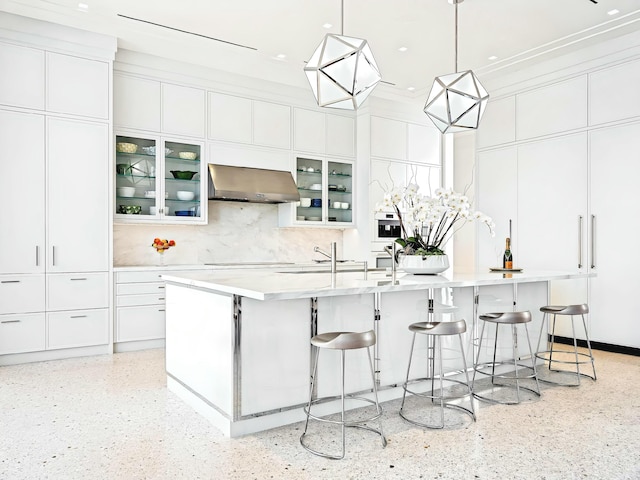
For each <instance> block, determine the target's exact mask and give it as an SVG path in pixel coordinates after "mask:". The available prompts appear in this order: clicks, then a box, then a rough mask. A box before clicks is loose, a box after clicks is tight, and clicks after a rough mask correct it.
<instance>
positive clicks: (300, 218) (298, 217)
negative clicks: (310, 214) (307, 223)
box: [296, 215, 304, 222]
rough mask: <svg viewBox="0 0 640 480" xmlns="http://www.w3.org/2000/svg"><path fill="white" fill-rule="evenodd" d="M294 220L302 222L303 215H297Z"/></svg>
mask: <svg viewBox="0 0 640 480" xmlns="http://www.w3.org/2000/svg"><path fill="white" fill-rule="evenodd" d="M296 220H298V221H299V222H302V221H303V220H304V215H298V216H297V217H296Z"/></svg>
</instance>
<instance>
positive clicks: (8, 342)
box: [0, 313, 45, 355]
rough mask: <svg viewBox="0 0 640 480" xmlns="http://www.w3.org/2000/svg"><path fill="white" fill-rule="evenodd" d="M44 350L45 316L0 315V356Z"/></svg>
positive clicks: (37, 314) (40, 314)
mask: <svg viewBox="0 0 640 480" xmlns="http://www.w3.org/2000/svg"><path fill="white" fill-rule="evenodd" d="M44 349H45V315H44V313H30V314H24V315H0V355H4V354H7V353H26V352H38V351H41V350H44Z"/></svg>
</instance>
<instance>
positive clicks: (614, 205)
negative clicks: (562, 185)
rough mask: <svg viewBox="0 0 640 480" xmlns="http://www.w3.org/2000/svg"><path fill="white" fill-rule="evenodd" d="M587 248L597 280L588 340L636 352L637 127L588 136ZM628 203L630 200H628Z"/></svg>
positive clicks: (639, 258) (639, 344) (639, 335)
mask: <svg viewBox="0 0 640 480" xmlns="http://www.w3.org/2000/svg"><path fill="white" fill-rule="evenodd" d="M590 147H591V152H590V153H591V181H590V192H591V214H592V215H593V217H589V220H588V223H586V224H585V228H586V227H587V225H588V229H589V236H590V237H591V236H593V238H591V240H592V241H593V244H592V249H590V250H591V251H590V252H589V254H588V256H587V257H586V258H585V262H587V266H588V268H589V269H590V270H591V271H595V272H596V273H597V277H595V278H593V279H590V281H589V282H590V290H589V307H590V309H591V314H590V315H591V318H592V322H591V327H592V330H591V337H592V339H594V340H596V341H600V342H605V343H612V344H615V345H624V346H628V347H635V348H640V329H638V321H637V312H638V311H639V309H640V300H639V298H638V288H637V286H638V279H637V267H638V266H639V265H640V250H639V249H638V248H636V247H635V246H634V243H635V239H636V238H637V236H638V234H639V232H640V220H639V219H638V215H637V214H635V213H634V212H637V207H636V206H635V203H634V199H633V194H631V193H630V192H635V191H636V190H637V183H638V178H640V163H639V162H638V154H637V152H638V151H640V123H634V124H631V125H623V126H619V127H613V128H606V129H602V130H595V131H593V132H591V138H590ZM629 200H630V201H629Z"/></svg>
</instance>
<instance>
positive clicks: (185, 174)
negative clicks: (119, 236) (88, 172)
mask: <svg viewBox="0 0 640 480" xmlns="http://www.w3.org/2000/svg"><path fill="white" fill-rule="evenodd" d="M115 151H116V161H115V179H116V180H115V188H116V192H115V217H116V220H117V221H121V222H136V223H142V222H157V223H190V224H194V223H195V224H202V223H206V220H207V219H206V206H207V196H206V188H207V181H206V176H205V175H206V169H205V167H206V164H205V163H203V162H202V161H201V158H202V154H203V144H201V143H197V142H192V141H182V140H176V139H169V138H164V137H152V136H149V137H143V136H131V135H126V134H122V135H116V148H115Z"/></svg>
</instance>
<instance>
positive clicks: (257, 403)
mask: <svg viewBox="0 0 640 480" xmlns="http://www.w3.org/2000/svg"><path fill="white" fill-rule="evenodd" d="M310 338H311V300H310V299H309V298H302V299H296V300H268V301H262V300H253V299H251V298H246V297H243V298H242V309H241V336H240V355H241V359H240V370H239V374H240V385H241V390H240V396H241V398H240V405H241V414H242V415H243V416H245V415H252V414H256V413H261V412H268V411H270V410H274V409H279V408H287V407H291V406H296V405H302V404H303V403H306V402H307V401H308V397H309V375H310V350H311V344H310V341H309V340H310Z"/></svg>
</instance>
